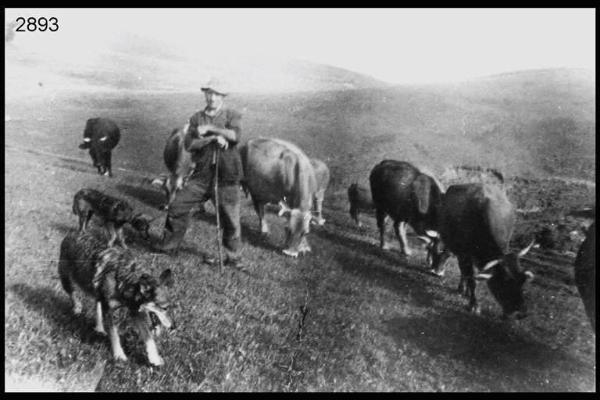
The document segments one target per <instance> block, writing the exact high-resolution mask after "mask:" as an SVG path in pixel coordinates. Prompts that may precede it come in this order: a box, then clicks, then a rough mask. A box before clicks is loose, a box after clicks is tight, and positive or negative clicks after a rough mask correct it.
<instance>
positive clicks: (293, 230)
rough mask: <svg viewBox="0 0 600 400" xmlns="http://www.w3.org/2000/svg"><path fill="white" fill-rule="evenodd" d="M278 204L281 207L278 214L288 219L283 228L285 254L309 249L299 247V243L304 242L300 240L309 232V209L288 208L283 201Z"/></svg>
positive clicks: (293, 253)
mask: <svg viewBox="0 0 600 400" xmlns="http://www.w3.org/2000/svg"><path fill="white" fill-rule="evenodd" d="M279 206H280V207H281V209H280V210H279V216H283V217H286V218H287V220H288V226H287V227H286V228H285V231H286V240H285V245H286V250H287V252H286V254H289V255H292V256H295V255H297V254H298V252H299V251H302V250H306V251H309V250H308V249H303V248H301V244H302V243H304V241H303V240H302V239H303V238H304V236H306V234H308V233H309V232H310V221H311V220H312V218H313V215H312V213H311V212H310V211H300V210H299V209H297V208H289V207H288V206H287V205H286V204H285V203H284V202H283V201H280V202H279Z"/></svg>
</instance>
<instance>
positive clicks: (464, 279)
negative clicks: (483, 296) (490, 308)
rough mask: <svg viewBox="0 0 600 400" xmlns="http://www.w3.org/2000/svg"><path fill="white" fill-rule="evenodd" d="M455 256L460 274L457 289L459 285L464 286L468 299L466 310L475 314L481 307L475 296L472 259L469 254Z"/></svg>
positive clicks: (478, 312)
mask: <svg viewBox="0 0 600 400" xmlns="http://www.w3.org/2000/svg"><path fill="white" fill-rule="evenodd" d="M457 258H458V267H459V268H460V275H461V277H460V280H461V281H460V284H459V290H460V289H461V286H463V287H464V286H466V290H465V296H466V297H467V298H468V299H469V305H468V310H469V311H471V312H474V313H475V314H480V313H481V309H480V308H479V305H478V304H477V299H476V298H475V287H476V282H475V277H474V276H473V259H472V258H471V257H470V256H458V257H457Z"/></svg>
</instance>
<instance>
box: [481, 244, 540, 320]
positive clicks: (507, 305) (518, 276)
mask: <svg viewBox="0 0 600 400" xmlns="http://www.w3.org/2000/svg"><path fill="white" fill-rule="evenodd" d="M533 245H534V241H532V242H531V243H530V244H529V245H528V246H527V247H525V248H524V249H523V250H521V251H520V252H519V253H509V254H506V255H505V256H503V257H502V258H499V259H496V260H492V261H490V262H488V263H487V264H486V265H485V266H484V267H483V268H482V269H481V272H480V273H479V274H477V275H476V276H475V279H477V280H486V281H487V283H488V287H489V288H490V291H491V292H492V295H493V296H494V297H495V298H496V300H497V301H498V303H499V304H500V306H501V307H502V311H503V314H504V317H505V318H508V317H510V316H511V315H515V316H516V318H518V319H520V318H523V317H526V316H527V306H526V305H525V299H524V296H523V285H524V284H525V283H526V282H529V281H531V280H532V279H533V273H532V272H531V271H528V270H522V269H521V265H520V262H519V258H520V257H523V256H524V255H525V254H527V252H528V251H529V250H531V248H532V247H533Z"/></svg>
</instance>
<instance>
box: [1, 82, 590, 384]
mask: <svg viewBox="0 0 600 400" xmlns="http://www.w3.org/2000/svg"><path fill="white" fill-rule="evenodd" d="M478 90H479V89H478ZM355 95H356V96H358V97H354V96H353V95H352V94H351V92H347V93H338V92H331V93H321V94H315V95H314V96H313V97H311V95H308V94H303V95H290V96H288V97H285V96H281V97H278V98H275V99H273V98H268V97H264V98H262V97H260V96H255V97H249V96H247V97H243V96H242V97H241V98H238V99H237V100H235V99H234V98H233V97H232V100H233V101H234V102H235V101H237V103H234V105H235V106H236V107H238V108H240V109H242V108H244V107H246V115H247V118H246V119H245V127H244V135H245V138H250V137H254V136H261V135H266V136H277V137H282V138H287V139H290V140H293V141H295V142H296V143H298V144H299V145H300V146H301V147H303V148H305V149H306V150H307V152H308V153H309V154H310V155H312V156H317V157H320V158H322V159H324V160H326V161H327V163H328V165H330V168H331V170H332V177H333V179H332V183H331V187H330V189H329V193H328V197H327V200H326V203H325V206H326V209H325V218H326V219H327V223H326V224H325V226H324V227H317V228H315V229H314V231H313V232H312V233H311V235H310V238H309V241H310V242H311V244H312V247H313V253H312V254H310V255H308V256H305V257H302V258H299V259H290V258H286V257H284V256H283V255H282V254H281V252H280V251H279V250H280V248H281V246H282V244H283V224H282V221H281V220H280V219H278V218H277V217H276V216H275V215H274V214H269V215H268V217H267V218H268V221H269V222H270V223H271V226H272V236H271V237H269V238H267V239H265V238H262V237H261V236H260V234H259V230H258V226H257V225H258V223H257V217H256V216H255V214H254V211H253V209H252V207H251V205H250V202H249V200H244V202H243V209H242V226H243V239H244V242H245V248H244V251H243V255H244V257H245V258H246V259H247V260H248V261H249V263H250V266H249V267H248V268H247V269H246V270H244V271H240V270H236V269H231V268H226V269H225V271H224V274H223V275H219V274H218V272H217V271H216V270H215V269H213V268H211V267H208V266H206V265H203V264H199V261H198V260H199V259H200V257H199V255H200V254H201V253H204V252H209V253H213V254H214V253H215V252H216V245H215V242H214V234H215V226H214V215H213V214H212V211H209V213H208V214H207V215H200V216H197V217H195V218H194V220H193V223H192V225H191V227H190V230H189V231H188V233H187V234H186V239H185V245H184V250H183V251H182V252H181V253H180V255H179V256H178V257H176V258H171V257H168V256H165V255H156V254H152V253H150V252H149V251H148V245H147V243H145V242H144V241H143V240H141V239H140V238H139V237H138V236H137V235H136V234H135V233H134V232H131V231H128V232H127V238H128V241H129V243H130V246H131V247H132V249H133V250H134V251H135V252H136V254H137V255H138V257H139V259H140V260H141V264H142V265H144V266H145V267H146V268H147V269H148V270H149V271H151V272H152V273H153V274H155V275H158V274H159V273H160V272H161V271H162V270H163V269H165V268H172V269H173V271H174V273H175V279H176V285H175V287H174V288H173V291H172V297H173V303H174V304H175V307H174V309H173V311H172V317H173V319H174V320H175V321H176V322H177V324H178V326H179V329H178V330H176V331H175V332H173V333H172V334H170V335H167V336H163V337H161V338H160V339H159V341H158V346H159V352H160V354H161V355H162V356H163V357H164V359H165V362H166V365H165V366H164V367H163V368H153V367H150V366H149V365H148V364H147V362H146V359H145V354H144V349H143V346H142V344H141V343H139V340H138V339H137V337H136V336H135V334H134V333H133V331H132V330H131V329H130V327H129V326H128V325H127V322H126V320H124V326H123V332H122V341H123V345H124V349H125V352H126V354H128V356H129V358H130V362H128V363H120V364H115V363H114V362H113V361H112V360H111V354H110V346H109V343H108V340H106V339H105V338H101V337H98V336H96V335H95V334H94V333H93V329H92V328H93V313H92V310H93V308H92V307H91V305H92V304H91V301H90V300H87V302H86V303H85V304H86V305H87V309H86V313H85V315H84V316H83V317H79V318H74V317H73V316H72V315H71V313H70V307H69V302H68V297H67V295H66V294H65V293H64V292H63V290H62V288H61V287H60V283H59V281H58V279H57V271H56V268H57V266H56V262H57V257H58V248H59V244H60V241H61V240H62V238H63V237H64V235H65V234H66V232H67V231H68V230H70V229H74V228H75V227H76V226H77V224H76V219H75V216H74V215H72V214H71V202H72V196H73V194H74V193H75V192H76V191H77V190H79V189H80V188H82V187H91V188H96V189H100V190H103V191H105V192H107V193H109V194H113V195H116V196H119V197H122V198H125V199H127V200H128V201H130V202H131V203H132V204H133V205H134V206H135V208H136V209H139V210H140V211H144V212H146V213H148V214H151V215H153V216H157V215H160V213H159V211H157V209H156V207H157V206H158V205H159V204H160V203H161V202H162V200H163V198H162V194H161V193H160V192H159V191H158V190H156V189H154V188H152V187H149V186H145V185H144V184H143V183H142V177H143V176H152V175H153V174H156V173H159V172H162V170H163V166H162V158H161V152H162V147H163V145H164V140H165V137H166V134H167V133H168V132H169V131H170V129H171V128H172V127H174V126H177V125H180V124H182V123H183V122H184V121H185V120H186V119H187V117H188V116H189V114H190V110H194V109H195V108H197V104H196V101H198V96H197V95H196V94H194V95H193V96H188V95H185V94H156V93H154V94H153V93H135V92H123V93H115V92H106V93H102V94H92V93H88V94H86V93H79V92H68V91H67V92H64V93H63V94H60V95H56V96H55V97H53V100H52V101H49V100H48V98H45V97H43V96H40V97H39V98H35V99H34V98H32V99H28V100H27V101H26V102H24V101H16V100H15V101H9V102H7V112H8V113H9V114H10V115H11V118H12V119H11V121H9V122H7V123H6V131H7V132H6V143H7V145H8V147H6V148H5V156H6V161H5V166H6V171H5V201H6V203H5V204H6V209H5V266H6V267H5V275H4V277H5V310H6V313H5V378H7V381H8V380H10V382H12V383H11V384H12V387H15V386H17V385H38V387H43V388H48V390H51V389H55V390H101V391H594V390H595V379H596V373H595V351H596V349H595V336H594V334H593V331H592V330H591V328H590V326H589V321H588V319H587V317H586V315H585V312H584V309H583V305H582V303H581V299H580V298H579V296H578V294H577V291H576V288H575V287H574V286H573V284H572V281H571V279H570V277H571V274H572V267H571V265H572V262H573V258H572V257H568V256H565V255H561V254H558V253H553V252H546V251H538V250H532V254H531V255H530V256H528V257H527V258H526V261H525V263H526V265H527V266H528V267H530V268H531V269H532V270H533V272H534V273H535V275H536V279H535V280H534V281H533V283H532V284H531V286H529V287H528V288H527V290H526V296H527V299H528V304H529V307H530V314H531V315H530V317H528V318H527V319H524V320H521V321H513V322H501V321H500V320H499V315H500V310H499V307H498V305H497V304H496V302H495V301H494V300H493V299H492V298H491V295H490V293H489V291H488V289H487V288H486V287H485V286H484V285H479V286H478V289H477V294H478V297H479V298H480V302H481V305H482V308H483V312H482V315H481V316H474V315H471V314H469V313H468V312H467V311H466V310H465V306H466V300H465V299H463V298H461V297H460V296H458V294H457V293H456V287H457V285H458V278H459V276H458V270H457V268H456V266H451V267H450V268H449V269H448V274H447V277H446V278H445V279H444V280H439V279H437V278H435V277H433V276H430V275H429V274H427V273H426V271H425V268H424V253H423V251H422V249H421V250H420V251H418V252H416V254H415V255H414V256H411V257H409V258H403V257H401V256H400V255H399V254H398V252H397V243H394V245H395V249H396V250H392V251H389V252H383V251H380V250H379V249H378V247H377V233H376V228H375V222H374V219H373V218H372V217H367V216H364V217H362V220H363V221H365V228H364V229H362V230H357V229H356V228H354V226H353V225H352V222H351V221H350V218H349V216H348V213H347V205H346V200H345V194H344V192H345V186H346V185H347V184H348V183H349V181H350V180H355V179H358V180H363V179H365V176H366V175H367V174H368V171H369V170H370V168H371V167H372V165H374V164H375V163H376V162H377V161H379V160H380V159H382V158H385V157H390V158H396V159H403V158H407V157H408V156H413V155H415V154H418V156H416V158H417V159H420V160H422V161H426V160H428V159H429V160H433V161H432V163H433V166H432V169H434V170H435V169H436V168H437V171H438V172H439V170H440V168H441V167H442V166H444V165H446V164H449V165H451V164H455V163H456V164H469V163H473V162H479V165H483V166H496V165H490V164H489V163H484V162H483V161H486V160H483V159H482V158H478V157H481V156H479V154H481V152H482V151H486V150H484V149H485V148H486V146H488V145H489V143H488V144H485V143H487V142H485V141H486V140H487V139H485V138H481V139H480V140H481V141H482V143H483V144H478V143H479V142H478V141H477V140H479V139H477V138H475V137H465V138H460V137H458V138H457V139H456V140H451V138H453V137H455V136H452V134H451V133H449V132H447V131H445V130H444V129H442V128H443V125H442V121H443V118H445V116H447V115H448V113H450V112H451V111H452V107H449V106H448V105H447V103H444V101H443V100H444V96H443V95H442V94H439V95H431V94H430V95H427V94H424V93H423V92H422V91H416V92H414V93H411V92H402V91H398V92H385V91H382V92H378V91H357V92H355ZM361 96H362V97H361ZM380 96H383V97H380ZM386 96H387V97H386ZM390 96H391V97H390ZM423 98H425V100H426V101H425V102H420V101H421V100H422V99H423ZM383 99H386V100H385V101H384V100H383ZM420 99H421V100H420ZM313 100H314V101H313ZM385 102H388V103H389V104H388V105H387V106H385V107H388V108H384V109H383V111H385V112H383V113H378V114H377V116H378V118H374V117H373V116H369V114H366V111H369V107H374V105H375V106H381V107H384V106H383V105H382V104H385ZM398 102H401V103H402V104H407V106H406V107H397V105H398V104H400V103H398ZM427 104H434V105H435V104H437V106H436V107H437V108H435V109H434V111H435V112H436V113H439V116H438V117H437V118H430V117H427V118H426V119H423V118H425V116H427V115H428V114H430V113H431V111H432V110H431V109H427V108H426V107H425V108H424V106H425V105H427ZM333 105H339V107H333ZM489 107H492V106H489ZM494 107H496V106H494ZM376 110H378V109H376ZM394 110H399V111H398V113H397V114H394V113H393V112H392V111H394ZM494 110H495V109H494ZM371 111H373V110H371ZM494 112H498V111H494ZM492 114H493V113H492ZM492 114H484V115H492ZM96 115H98V116H109V117H111V118H113V119H115V121H117V122H118V124H119V126H121V127H122V129H123V136H122V141H121V143H120V144H119V146H118V147H117V148H116V149H115V152H114V154H113V158H114V160H115V161H114V164H115V168H114V170H115V175H116V176H115V178H113V179H106V178H102V177H99V176H98V175H97V174H95V173H94V170H93V168H92V166H91V161H90V160H89V157H88V155H87V154H85V152H83V151H80V150H78V149H77V147H76V145H77V143H78V142H79V141H80V138H81V134H82V130H83V127H84V124H85V119H86V118H89V117H92V116H96ZM436 115H437V114H436ZM477 118H479V119H478V121H480V122H485V121H484V120H485V117H484V116H481V115H479V116H477ZM492 119H493V118H492ZM399 121H400V122H401V123H400V122H399ZM451 121H452V124H454V123H455V122H456V121H458V120H456V119H452V120H451ZM488 121H489V120H488ZM457 123H458V122H457ZM419 124H420V125H419ZM436 124H437V125H436ZM567 125H568V124H567ZM418 126H421V128H422V130H412V129H413V128H414V127H418ZM456 126H457V127H458V126H459V125H456ZM394 127H395V128H397V129H395V128H394ZM490 129H491V130H490V132H493V129H492V128H490ZM421 132H425V133H424V134H423V136H420V137H423V138H424V142H421V141H419V140H416V139H415V136H414V135H418V134H420V133H421ZM501 133H502V131H500V133H499V134H501ZM432 134H439V135H442V137H444V138H445V139H444V141H442V142H441V143H436V142H435V141H434V140H433V139H432V137H433V136H427V135H432ZM444 135H447V136H444ZM438 142H439V139H438ZM484 142H485V143H484ZM406 143H409V144H406ZM412 143H416V144H414V145H413V144H412ZM419 143H421V147H418V146H417V144H419ZM423 143H424V144H423ZM411 146H413V147H411ZM445 147H446V148H445ZM455 148H456V149H457V150H460V149H464V150H465V151H464V152H462V153H461V152H460V151H457V152H452V150H453V149H455ZM415 149H416V150H415ZM502 149H504V150H503V151H505V152H504V153H503V154H496V155H495V156H497V157H498V160H502V159H503V158H506V159H508V157H509V155H510V154H511V151H513V150H514V147H513V146H512V145H507V147H506V148H502ZM24 150H31V151H24ZM38 150H40V151H42V152H44V153H56V154H60V155H64V156H66V157H68V158H64V159H60V158H56V157H52V156H48V155H44V154H41V153H36V151H38ZM444 151H448V152H449V154H448V156H447V157H446V158H442V157H440V155H443V154H445V153H444ZM520 151H524V150H520ZM515 154H521V153H515ZM513 156H514V154H513ZM70 159H81V160H82V162H77V161H73V160H70ZM473 160H474V161H473ZM523 160H524V162H525V163H526V164H527V159H523ZM487 161H488V162H489V161H490V160H487ZM499 162H500V161H499ZM492 164H493V163H492ZM532 165H533V164H527V165H525V167H526V170H527V171H534V170H535V168H534V167H533V166H532ZM521 167H523V164H518V165H516V166H514V168H515V170H518V168H521ZM530 167H531V168H530ZM132 171H133V172H132ZM559 172H561V171H559ZM540 182H541V181H540ZM544 182H546V181H544ZM548 182H550V181H548ZM544 185H546V186H544ZM513 187H514V188H515V189H514V192H513V194H512V195H513V196H514V197H513V200H514V201H515V202H516V203H518V204H519V203H520V202H521V203H523V204H524V205H525V206H527V204H528V203H527V201H530V202H533V203H535V204H534V205H537V204H540V205H541V206H543V207H544V206H547V205H548V204H547V202H548V196H546V194H552V199H553V200H554V201H555V202H558V203H559V204H558V205H555V207H562V208H564V209H566V208H568V207H570V206H573V207H574V206H576V205H579V204H585V205H588V204H590V203H592V204H593V203H594V202H595V194H594V193H592V191H591V189H586V188H585V187H584V186H581V187H580V186H577V185H567V186H561V185H560V184H556V185H554V184H551V183H539V184H532V183H531V182H530V183H527V184H523V186H522V187H521V186H518V185H516V186H513ZM523 188H525V189H523ZM527 188H528V189H527ZM517 189H518V190H517ZM546 192H547V193H546ZM530 198H532V199H533V200H528V199H530ZM557 199H560V200H557ZM533 203H532V204H533ZM549 209H551V208H549ZM552 213H554V211H552ZM163 223H164V219H163V218H162V217H160V218H158V219H157V220H155V221H154V222H153V224H152V233H153V234H154V235H158V234H159V233H160V231H161V229H162V224H163ZM389 239H390V241H391V240H392V237H391V236H390V237H389ZM410 240H411V244H412V245H413V247H418V246H419V244H418V242H417V241H416V240H415V238H413V237H411V238H410ZM302 310H308V312H307V313H306V314H305V318H304V320H303V323H302V324H301V321H302V315H303V313H302ZM300 326H301V329H300ZM299 332H301V334H300V335H299ZM7 387H11V386H10V385H7Z"/></svg>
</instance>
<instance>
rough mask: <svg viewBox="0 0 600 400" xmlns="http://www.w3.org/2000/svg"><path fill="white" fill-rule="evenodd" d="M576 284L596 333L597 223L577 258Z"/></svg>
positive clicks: (591, 226) (587, 235)
mask: <svg viewBox="0 0 600 400" xmlns="http://www.w3.org/2000/svg"><path fill="white" fill-rule="evenodd" d="M575 284H576V285H577V289H578V290H579V294H580V295H581V299H582V300H583V305H584V306H585V312H586V313H587V315H588V318H589V319H590V322H591V323H592V329H594V332H596V222H594V223H592V225H590V227H589V228H588V231H587V234H586V236H585V240H584V241H583V243H582V244H581V247H580V248H579V251H578V252H577V258H575Z"/></svg>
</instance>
